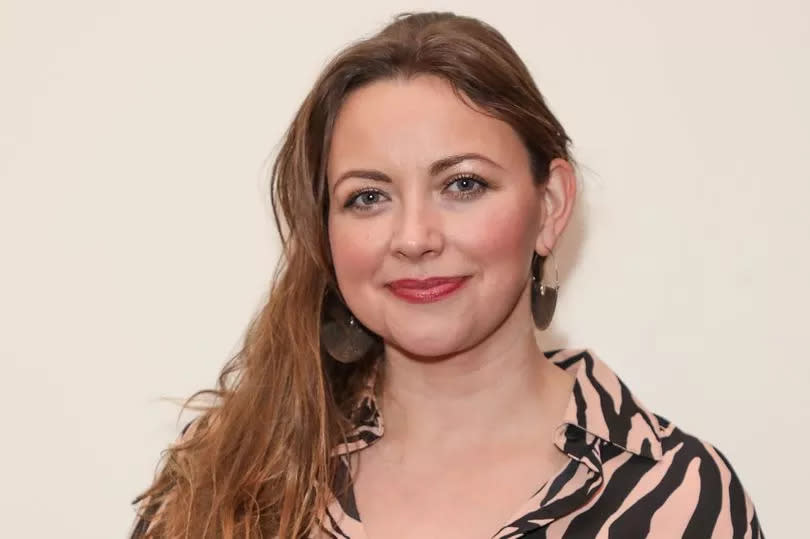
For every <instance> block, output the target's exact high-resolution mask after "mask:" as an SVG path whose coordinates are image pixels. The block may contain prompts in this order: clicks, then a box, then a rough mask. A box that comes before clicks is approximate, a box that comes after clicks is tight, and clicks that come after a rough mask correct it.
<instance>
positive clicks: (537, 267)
mask: <svg viewBox="0 0 810 539" xmlns="http://www.w3.org/2000/svg"><path fill="white" fill-rule="evenodd" d="M549 256H550V257H551V261H552V263H553V264H554V285H553V286H549V285H547V284H544V283H543V274H544V273H545V260H546V258H548V257H540V255H538V254H537V253H536V252H535V253H533V255H532V291H531V292H532V293H531V297H532V318H534V325H535V326H536V327H537V329H546V328H547V327H548V326H549V324H551V319H552V318H553V317H554V309H555V308H556V307H557V292H558V291H559V289H560V279H559V273H558V271H557V261H556V260H554V254H553V253H552V252H551V251H549Z"/></svg>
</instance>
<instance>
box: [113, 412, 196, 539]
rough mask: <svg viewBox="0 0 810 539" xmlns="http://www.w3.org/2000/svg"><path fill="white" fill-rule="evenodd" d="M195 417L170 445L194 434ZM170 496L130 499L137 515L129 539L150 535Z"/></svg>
mask: <svg viewBox="0 0 810 539" xmlns="http://www.w3.org/2000/svg"><path fill="white" fill-rule="evenodd" d="M197 419H199V418H195V419H192V420H191V421H189V422H188V423H186V426H185V427H183V430H182V431H180V435H179V436H178V437H177V440H176V441H175V442H174V444H172V445H177V444H179V443H182V442H184V441H186V440H188V438H190V437H191V436H192V435H193V434H194V431H195V430H196V428H197V424H198V422H197ZM170 496H171V492H168V493H166V494H165V495H163V496H161V501H160V502H159V503H157V504H154V503H152V499H151V497H150V496H147V495H145V494H141V495H140V496H138V497H137V498H135V499H134V500H132V502H131V503H132V505H134V506H135V508H136V512H137V516H136V517H135V522H134V523H133V526H132V532H131V533H130V536H129V538H130V539H145V538H147V537H149V536H150V535H149V534H150V533H152V532H154V531H155V528H156V525H157V523H158V522H159V521H160V516H161V513H162V511H163V508H164V507H165V505H166V500H167V499H168V498H169V497H170Z"/></svg>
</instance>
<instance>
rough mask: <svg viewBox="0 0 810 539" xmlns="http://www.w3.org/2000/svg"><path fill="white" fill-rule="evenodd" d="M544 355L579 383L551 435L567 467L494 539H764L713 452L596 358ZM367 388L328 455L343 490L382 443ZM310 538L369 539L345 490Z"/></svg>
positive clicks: (730, 473)
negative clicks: (353, 470)
mask: <svg viewBox="0 0 810 539" xmlns="http://www.w3.org/2000/svg"><path fill="white" fill-rule="evenodd" d="M545 355H546V357H547V358H549V359H550V360H551V361H552V362H553V363H554V364H555V365H557V366H558V367H560V368H562V369H565V370H566V371H568V372H570V373H572V374H575V376H576V381H575V383H574V388H573V393H572V395H571V398H570V401H569V404H568V408H567V411H566V414H565V418H564V420H563V422H562V423H561V424H560V425H559V426H558V427H557V429H556V430H555V432H554V443H555V445H556V446H557V447H558V448H559V449H560V450H561V451H563V452H564V453H565V454H566V455H568V457H570V459H571V460H570V462H569V463H568V465H567V466H566V467H565V468H564V469H562V470H561V471H560V472H559V473H558V474H557V475H556V476H555V477H552V478H551V479H550V480H549V481H547V482H546V483H545V484H543V485H542V486H539V490H537V492H536V493H535V494H534V495H533V496H532V497H531V498H530V499H529V500H527V501H526V502H525V503H524V504H523V505H522V506H521V507H519V508H515V509H516V510H515V513H514V514H515V518H514V519H512V520H511V522H505V523H504V525H503V527H502V528H501V529H500V530H499V531H498V532H497V533H496V534H495V535H494V536H493V539H496V538H498V539H499V538H507V537H508V538H516V537H533V538H538V539H539V538H549V539H550V538H561V539H562V538H591V537H594V538H601V537H610V538H614V537H615V538H620V539H636V538H645V537H652V538H675V537H690V538H696V539H697V538H700V539H706V538H734V539H736V538H752V539H761V538H763V537H764V535H763V533H762V529H761V527H760V524H759V519H758V518H757V513H756V510H755V508H754V505H753V503H752V501H751V498H750V497H749V495H748V493H747V491H746V490H745V488H744V487H743V485H742V483H741V482H740V479H739V477H738V476H737V474H736V473H735V472H734V469H733V468H732V467H731V464H730V463H729V461H728V460H727V459H726V457H725V456H724V455H723V454H722V453H721V452H720V451H719V450H718V449H717V448H716V447H713V446H712V445H711V444H709V443H707V442H705V441H702V440H700V439H698V438H696V437H694V436H692V435H690V434H687V433H686V432H684V431H682V430H680V429H679V428H678V427H676V426H675V425H673V424H672V423H670V422H669V421H668V420H666V419H665V418H663V417H661V416H659V415H657V414H654V413H650V412H649V411H647V409H646V408H645V407H644V406H643V405H642V404H641V403H640V402H639V401H638V399H637V398H636V397H634V396H633V394H632V393H630V391H629V390H628V388H627V386H625V385H624V383H623V382H622V381H621V380H620V379H619V377H618V376H617V375H616V374H615V373H614V372H613V371H612V370H611V369H610V368H609V367H608V366H607V365H606V364H605V363H603V362H602V361H601V360H600V359H599V358H597V357H596V356H595V355H594V354H593V353H591V352H589V351H587V350H585V351H583V350H557V351H552V352H545ZM373 387H374V377H373V376H372V377H371V380H369V383H368V384H367V387H366V392H365V393H364V395H363V396H362V398H361V400H360V404H359V405H358V408H357V415H356V423H355V424H356V428H355V429H354V430H353V431H352V433H351V435H350V436H349V438H348V439H347V441H346V443H344V444H340V445H339V446H337V447H336V448H335V449H334V451H333V454H334V455H335V456H336V457H337V458H339V459H340V462H341V470H340V474H339V475H340V476H341V477H342V478H343V480H344V481H348V479H347V478H348V477H349V476H350V475H349V469H348V466H349V458H348V455H349V454H350V453H352V452H354V451H358V450H360V449H362V448H364V447H366V446H368V445H369V444H371V443H373V442H374V441H375V440H377V439H378V438H379V437H380V436H382V421H381V418H380V413H379V410H378V408H377V406H376V403H375V397H374V391H373ZM338 490H340V491H342V490H343V489H338ZM313 537H316V538H324V537H327V538H339V539H348V538H351V539H366V535H365V532H364V530H363V525H362V522H361V521H360V516H359V514H358V511H357V506H356V504H355V501H354V495H353V492H352V490H351V487H350V486H349V488H348V489H345V494H342V495H340V496H338V497H337V498H336V499H335V500H334V501H333V503H332V504H331V505H330V506H329V508H328V513H327V514H326V515H325V517H324V518H323V519H322V521H321V529H320V530H318V531H317V532H315V533H314V535H313Z"/></svg>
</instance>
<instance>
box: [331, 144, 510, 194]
mask: <svg viewBox="0 0 810 539" xmlns="http://www.w3.org/2000/svg"><path fill="white" fill-rule="evenodd" d="M467 160H477V161H484V162H485V163H489V164H490V165H493V166H495V167H497V168H499V169H502V170H503V167H502V166H501V165H499V164H498V163H496V162H495V161H493V160H492V159H490V158H489V157H487V156H485V155H481V154H480V153H475V152H469V153H461V154H458V155H451V156H448V157H443V158H441V159H439V160H438V161H434V162H433V163H432V164H431V165H430V167H429V169H428V171H429V172H430V175H431V176H436V175H437V174H439V173H441V172H442V171H444V170H447V169H448V168H450V167H454V166H456V165H458V164H459V163H461V162H463V161H467ZM346 178H365V179H367V180H374V181H377V182H384V183H391V177H390V176H388V175H387V174H385V173H383V172H380V171H379V170H370V169H353V170H347V171H346V172H344V173H343V174H341V175H340V176H339V177H338V179H337V180H335V184H334V185H333V186H332V192H333V193H334V192H335V189H336V188H337V186H338V184H339V183H340V182H342V181H343V180H345V179H346Z"/></svg>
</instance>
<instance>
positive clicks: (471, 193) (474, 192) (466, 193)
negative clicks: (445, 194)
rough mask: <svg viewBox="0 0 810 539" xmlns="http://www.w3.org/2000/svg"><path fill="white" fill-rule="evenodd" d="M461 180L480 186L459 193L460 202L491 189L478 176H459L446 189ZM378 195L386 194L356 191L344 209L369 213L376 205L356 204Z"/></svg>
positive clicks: (447, 183)
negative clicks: (363, 198)
mask: <svg viewBox="0 0 810 539" xmlns="http://www.w3.org/2000/svg"><path fill="white" fill-rule="evenodd" d="M461 180H470V181H472V182H474V183H475V184H477V185H478V188H477V189H471V190H469V191H459V195H457V196H456V197H455V198H457V199H459V200H470V199H473V198H477V197H479V196H481V195H482V194H484V192H485V191H486V190H487V189H489V184H488V183H487V182H486V181H484V179H483V178H481V177H480V176H478V175H476V174H469V173H464V174H459V175H458V176H454V177H452V178H450V179H449V180H448V181H447V182H446V183H445V184H444V188H445V189H446V188H448V187H449V186H451V185H453V184H454V183H456V182H458V181H461ZM369 193H372V194H376V195H384V194H385V193H384V192H382V191H380V190H379V189H359V190H357V191H354V192H353V193H352V194H350V195H349V198H348V199H347V200H346V203H345V204H344V205H343V207H344V208H348V209H354V210H358V211H361V212H362V211H369V210H370V209H371V208H372V207H373V206H374V204H361V205H359V206H355V205H354V203H355V202H356V201H357V200H358V199H359V198H360V197H361V196H362V195H366V194H369Z"/></svg>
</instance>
